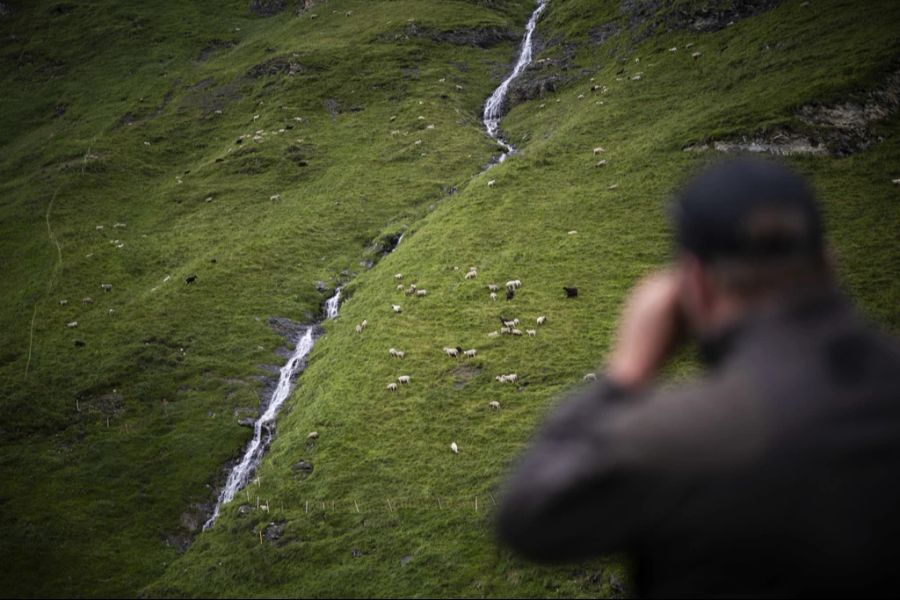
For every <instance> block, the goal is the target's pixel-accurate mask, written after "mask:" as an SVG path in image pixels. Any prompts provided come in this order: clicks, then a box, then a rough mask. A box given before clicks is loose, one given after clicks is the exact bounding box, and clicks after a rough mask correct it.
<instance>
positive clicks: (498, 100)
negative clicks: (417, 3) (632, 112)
mask: <svg viewBox="0 0 900 600" xmlns="http://www.w3.org/2000/svg"><path fill="white" fill-rule="evenodd" d="M546 7H547V0H539V1H538V5H537V7H536V8H535V10H534V12H533V13H532V14H531V18H530V19H529V20H528V24H527V25H526V26H525V37H524V38H523V40H522V45H521V46H520V47H519V58H518V60H517V61H516V66H515V68H513V70H512V73H510V74H509V76H508V77H507V78H506V79H505V80H503V83H501V84H500V86H499V87H498V88H497V89H496V90H494V93H493V94H491V96H490V98H488V99H487V102H486V103H485V105H484V114H483V121H484V127H485V129H486V130H487V134H488V135H489V136H490V137H491V138H493V139H494V140H495V141H496V142H497V143H498V144H499V145H500V146H502V147H503V148H505V151H504V152H503V153H502V154H501V155H500V158H499V160H498V162H503V161H504V160H505V159H506V157H507V156H508V155H510V154H513V153H515V151H516V149H515V148H514V147H513V145H512V144H510V143H509V142H507V141H506V140H505V139H504V138H503V136H501V135H500V117H501V116H502V112H503V105H504V102H505V101H506V96H507V93H508V91H509V85H510V84H511V83H512V82H513V80H515V79H516V78H517V77H519V75H521V74H522V72H523V71H524V70H525V68H526V67H527V66H528V65H529V64H530V63H531V59H532V49H533V44H532V39H531V38H532V34H534V29H535V27H536V26H537V21H538V19H539V18H540V16H541V13H542V12H544V9H545V8H546ZM402 239H403V235H401V236H400V237H399V239H397V241H396V243H395V244H394V248H396V247H397V245H398V244H399V243H400V241H401V240H402ZM392 251H393V249H392ZM340 299H341V288H337V290H335V294H334V296H332V297H331V298H329V299H328V300H327V301H326V302H325V318H326V319H333V318H335V317H336V316H337V314H338V307H339V304H340ZM314 330H315V326H314V325H310V326H308V327H307V328H306V330H305V331H304V333H303V335H301V336H300V340H299V341H298V342H297V347H296V348H295V350H294V353H293V354H292V355H291V357H290V359H289V360H288V361H287V364H285V365H284V366H283V367H282V368H281V372H280V374H279V378H278V386H277V387H276V388H275V392H274V393H273V394H272V398H271V400H270V402H269V405H268V407H267V408H266V412H265V413H263V415H262V416H261V417H260V418H259V419H258V420H257V421H256V423H255V424H254V428H253V439H252V440H250V443H249V444H248V445H247V449H246V450H245V451H244V455H243V457H242V458H241V462H240V463H238V465H237V466H236V467H235V468H234V469H232V471H231V473H229V474H228V481H227V482H226V483H225V487H224V488H223V489H222V492H221V493H220V494H219V498H218V500H217V501H216V507H215V509H214V510H213V514H212V516H211V517H210V518H209V519H208V520H207V521H206V523H205V524H204V525H203V529H204V531H205V530H207V529H209V528H210V527H212V525H213V523H215V521H216V519H217V518H218V517H219V511H220V509H221V508H222V505H224V504H225V503H226V502H230V501H231V500H232V498H234V496H235V494H236V493H237V492H239V491H240V490H242V489H243V488H244V487H245V486H246V485H247V484H248V483H250V480H251V478H252V477H253V474H254V473H255V472H256V469H257V467H258V466H259V463H260V461H261V460H262V457H263V454H265V452H266V450H267V449H268V447H269V445H270V444H271V443H272V438H273V437H274V436H275V418H276V417H277V416H278V412H279V411H280V410H281V406H282V405H283V404H284V402H285V400H287V398H288V396H290V394H291V382H292V380H293V378H294V376H295V375H296V374H297V371H298V370H300V367H301V366H302V365H303V359H304V358H306V356H307V355H308V354H309V352H310V350H312V347H313V345H314V344H315V341H316V338H315V336H314V333H313V332H314Z"/></svg>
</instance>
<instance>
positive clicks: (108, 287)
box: [100, 283, 112, 292]
mask: <svg viewBox="0 0 900 600" xmlns="http://www.w3.org/2000/svg"><path fill="white" fill-rule="evenodd" d="M100 289H101V290H103V291H104V292H111V291H112V284H111V283H101V284H100Z"/></svg>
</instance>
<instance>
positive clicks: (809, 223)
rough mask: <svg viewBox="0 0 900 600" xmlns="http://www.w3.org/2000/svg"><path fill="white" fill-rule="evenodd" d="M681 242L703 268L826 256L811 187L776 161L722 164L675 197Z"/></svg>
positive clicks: (677, 227)
mask: <svg viewBox="0 0 900 600" xmlns="http://www.w3.org/2000/svg"><path fill="white" fill-rule="evenodd" d="M672 217H673V221H674V225H675V228H676V235H677V242H678V245H679V246H680V248H681V249H682V250H685V251H687V252H690V253H691V254H693V255H695V256H696V257H697V258H699V259H700V260H701V261H703V262H711V261H714V260H718V259H723V258H729V259H745V260H751V261H764V260H778V259H783V258H789V257H803V256H808V257H810V258H820V257H821V256H823V232H822V218H821V215H820V213H819V207H818V201H817V200H816V195H815V192H814V191H813V189H812V187H811V186H810V185H809V184H808V183H807V182H806V180H805V179H804V178H802V177H801V176H800V175H798V174H797V173H795V172H794V171H792V170H791V169H789V168H788V167H786V166H785V165H783V164H781V163H778V162H776V161H774V160H762V159H752V158H738V159H731V160H726V161H722V162H719V163H717V164H715V165H713V166H711V167H708V168H706V169H704V170H703V171H701V172H700V173H699V174H698V175H696V176H695V177H693V178H692V179H690V180H689V181H688V182H687V184H686V185H685V186H684V188H683V189H682V190H681V191H680V193H678V194H677V195H676V197H675V200H674V202H673V205H672Z"/></svg>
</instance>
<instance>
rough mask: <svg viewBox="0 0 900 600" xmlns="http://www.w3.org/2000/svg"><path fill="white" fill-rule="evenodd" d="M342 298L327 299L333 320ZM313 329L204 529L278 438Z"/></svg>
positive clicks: (300, 343) (327, 314) (308, 330)
mask: <svg viewBox="0 0 900 600" xmlns="http://www.w3.org/2000/svg"><path fill="white" fill-rule="evenodd" d="M340 300H341V288H337V289H336V290H335V292H334V295H333V296H332V297H331V298H329V299H328V300H326V301H325V318H326V319H333V318H335V317H336V316H337V314H338V306H339V304H340ZM314 331H315V325H310V326H308V327H306V330H305V331H304V332H303V334H302V335H301V336H300V339H299V340H298V341H297V347H296V348H295V349H294V352H293V353H292V354H291V356H290V358H289V359H288V361H287V363H285V365H284V366H283V367H281V372H280V373H279V376H278V385H277V386H276V387H275V391H274V392H273V393H272V398H271V399H270V400H269V405H268V406H267V407H266V412H264V413H263V414H262V416H261V417H260V418H259V419H258V420H257V421H256V423H255V424H254V426H253V439H251V440H250V443H249V444H247V449H246V450H244V455H243V457H242V458H241V462H239V463H238V464H237V466H236V467H234V469H232V470H231V473H229V474H228V480H227V481H226V482H225V487H224V488H223V489H222V492H221V493H220V494H219V498H218V500H217V501H216V507H215V509H214V510H213V514H212V516H211V517H210V518H209V519H208V520H207V521H206V523H204V524H203V529H204V531H205V530H207V529H209V528H210V527H212V525H213V523H215V521H216V519H217V518H218V516H219V510H220V509H221V508H222V505H223V504H225V503H226V502H230V501H231V499H232V498H234V495H235V494H236V493H237V492H239V491H240V490H242V489H243V488H244V486H246V485H247V484H248V483H250V480H251V478H252V477H253V474H254V473H255V472H256V468H257V467H258V466H259V463H260V461H261V460H262V457H263V454H265V452H266V450H267V449H268V447H269V444H271V443H272V438H273V437H275V418H276V417H277V416H278V411H279V410H281V406H282V405H283V404H284V401H285V400H287V399H288V396H290V395H291V381H292V380H293V378H294V376H295V375H296V374H297V372H298V371H299V370H300V368H301V367H302V366H303V359H304V358H306V355H307V354H309V352H310V350H312V348H313V344H315V342H316V338H315V336H314V333H313V332H314Z"/></svg>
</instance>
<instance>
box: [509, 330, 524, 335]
mask: <svg viewBox="0 0 900 600" xmlns="http://www.w3.org/2000/svg"><path fill="white" fill-rule="evenodd" d="M510 333H511V334H513V335H522V330H521V329H513V330H512V331H510Z"/></svg>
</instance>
